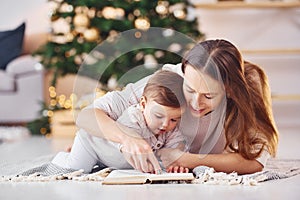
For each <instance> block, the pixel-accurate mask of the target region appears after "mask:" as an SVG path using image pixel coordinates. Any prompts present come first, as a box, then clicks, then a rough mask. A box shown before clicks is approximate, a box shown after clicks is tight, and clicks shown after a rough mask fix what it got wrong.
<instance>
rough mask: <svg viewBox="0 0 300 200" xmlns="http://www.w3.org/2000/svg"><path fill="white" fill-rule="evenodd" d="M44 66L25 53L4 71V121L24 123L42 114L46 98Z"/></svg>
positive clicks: (0, 91) (0, 80)
mask: <svg viewBox="0 0 300 200" xmlns="http://www.w3.org/2000/svg"><path fill="white" fill-rule="evenodd" d="M43 82H44V70H43V66H42V65H41V64H40V63H39V62H38V61H37V60H35V59H34V58H33V57H32V56H31V55H22V56H20V57H17V58H15V59H14V60H12V61H11V62H9V63H8V65H7V67H6V70H5V71H4V70H0V123H2V124H3V123H24V122H29V121H31V120H34V119H37V118H38V117H39V116H40V113H39V111H40V110H41V108H42V107H41V105H42V104H41V102H42V101H44V91H43V90H44V85H43Z"/></svg>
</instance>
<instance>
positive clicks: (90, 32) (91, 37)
mask: <svg viewBox="0 0 300 200" xmlns="http://www.w3.org/2000/svg"><path fill="white" fill-rule="evenodd" d="M83 37H84V39H85V40H86V41H88V42H94V41H96V40H98V39H99V30H98V29H97V28H90V29H87V30H85V31H84V32H83Z"/></svg>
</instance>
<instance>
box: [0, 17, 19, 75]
mask: <svg viewBox="0 0 300 200" xmlns="http://www.w3.org/2000/svg"><path fill="white" fill-rule="evenodd" d="M24 32H25V22H23V23H22V24H21V25H20V26H19V27H17V28H16V29H14V30H8V31H2V32H0V69H2V70H5V69H6V66H7V64H8V63H9V62H10V61H11V60H13V59H14V58H16V57H18V56H19V55H20V54H21V53H22V48H23V38H24Z"/></svg>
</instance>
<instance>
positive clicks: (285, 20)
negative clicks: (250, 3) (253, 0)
mask: <svg viewBox="0 0 300 200" xmlns="http://www.w3.org/2000/svg"><path fill="white" fill-rule="evenodd" d="M196 14H197V16H198V19H199V23H200V24H199V26H200V30H201V31H202V32H204V33H205V34H206V36H207V39H215V38H224V39H227V40H229V41H231V42H232V43H234V44H235V45H236V46H237V47H238V48H239V49H240V50H242V51H243V52H244V53H243V56H244V58H245V59H247V60H249V61H252V62H254V63H256V64H258V65H260V66H261V67H263V68H264V69H265V70H266V72H267V75H268V76H269V79H270V86H271V89H272V93H273V94H275V95H300V80H299V78H298V77H299V75H300V26H299V25H300V7H299V8H291V9H281V8H262V9H253V8H236V9H203V8H201V9H200V8H199V9H197V10H196Z"/></svg>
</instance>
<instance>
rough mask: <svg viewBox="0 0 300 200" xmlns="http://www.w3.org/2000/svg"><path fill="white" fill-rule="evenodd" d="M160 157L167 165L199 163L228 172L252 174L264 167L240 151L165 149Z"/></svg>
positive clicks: (184, 165)
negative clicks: (212, 151) (205, 151)
mask: <svg viewBox="0 0 300 200" xmlns="http://www.w3.org/2000/svg"><path fill="white" fill-rule="evenodd" d="M160 158H161V160H162V161H163V163H164V165H165V166H182V167H187V168H189V169H193V168H195V167H197V166H199V165H205V166H208V167H212V168H214V169H215V170H216V171H219V172H226V173H231V172H237V173H238V174H250V173H255V172H259V171H261V170H262V169H263V166H262V165H261V164H260V163H259V162H258V161H257V160H247V159H245V158H243V157H242V156H241V155H240V154H238V153H224V154H207V155H203V154H192V153H185V152H182V151H178V150H171V149H168V150H167V149H164V150H163V151H160Z"/></svg>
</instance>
